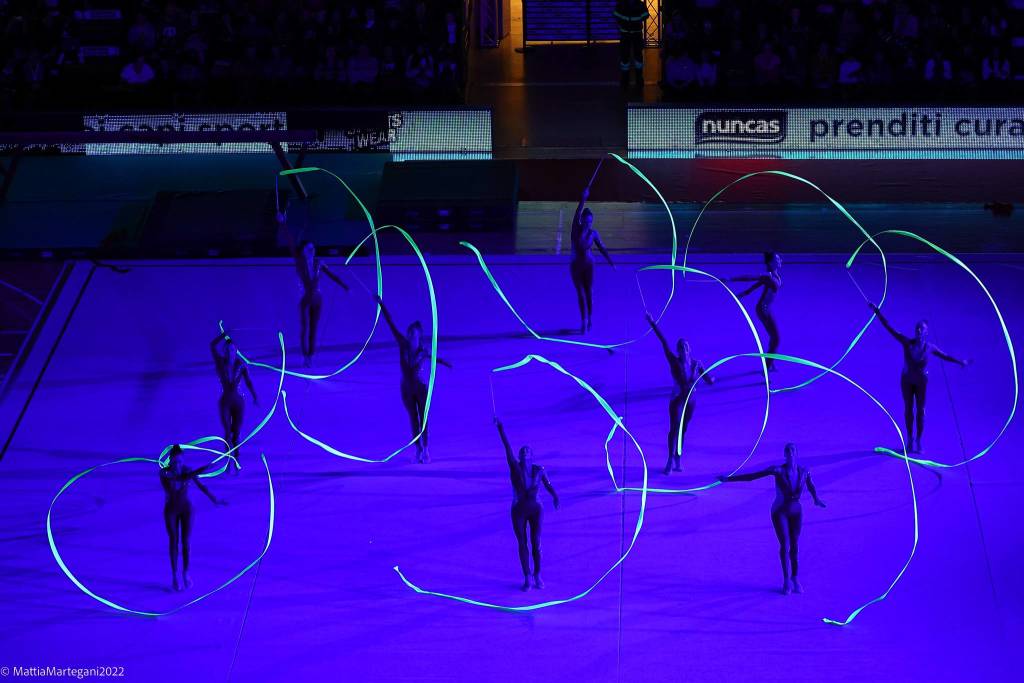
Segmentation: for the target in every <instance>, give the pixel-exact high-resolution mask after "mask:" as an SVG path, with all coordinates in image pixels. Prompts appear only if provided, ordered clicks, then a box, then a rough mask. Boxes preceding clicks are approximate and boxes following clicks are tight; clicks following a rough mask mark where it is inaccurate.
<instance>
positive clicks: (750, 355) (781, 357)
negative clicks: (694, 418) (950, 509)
mask: <svg viewBox="0 0 1024 683" xmlns="http://www.w3.org/2000/svg"><path fill="white" fill-rule="evenodd" d="M738 358H760V359H762V360H764V359H768V358H770V359H772V360H778V361H785V362H787V363H795V364H797V365H803V366H806V367H810V368H814V369H816V370H820V371H822V373H823V374H829V375H835V376H836V377H838V378H840V379H842V380H844V381H846V382H847V383H848V384H850V385H852V386H854V387H855V388H856V389H858V390H859V391H860V392H861V393H862V394H864V395H865V396H867V397H868V398H869V399H870V400H871V402H872V403H874V404H875V405H876V406H878V408H879V410H881V411H882V412H883V413H884V414H885V416H886V417H887V418H889V422H891V423H892V426H893V429H895V430H896V434H897V435H898V436H899V438H900V443H901V444H902V446H903V454H902V455H900V454H899V453H897V452H896V451H893V450H890V449H888V448H883V447H881V446H879V447H876V448H875V451H876V452H885V453H887V454H890V455H895V456H896V457H899V458H900V459H901V460H903V462H904V464H905V466H906V468H907V479H908V481H909V482H910V496H911V502H912V504H913V511H914V540H913V544H912V545H911V549H910V554H909V555H908V556H907V560H906V562H904V563H903V566H902V567H901V568H900V570H899V572H897V574H896V577H895V578H894V579H893V580H892V582H891V583H890V584H889V586H888V587H887V588H886V589H885V590H884V591H883V592H882V593H881V594H879V595H877V596H876V597H874V598H872V599H871V600H868V601H867V602H865V603H864V604H862V605H860V606H859V607H857V608H856V609H855V610H853V611H852V612H851V613H850V614H849V615H848V616H847V617H846V618H845V619H843V620H838V619H830V618H827V617H826V618H823V619H822V621H823V622H825V623H827V624H834V625H837V626H846V625H847V624H850V623H851V622H852V621H853V620H854V619H856V618H857V615H859V614H860V613H861V612H862V611H864V609H865V608H867V607H868V606H870V605H873V604H875V603H878V602H881V601H883V600H885V599H886V598H887V597H888V596H889V593H890V592H892V589H893V588H895V587H896V584H897V583H899V580H900V579H901V578H902V577H903V575H904V574H905V573H906V571H907V569H908V568H909V567H910V563H911V561H912V560H913V559H914V556H915V555H916V553H917V545H918V541H919V540H920V527H919V517H918V506H917V489H916V487H915V486H914V477H913V474H912V473H911V471H910V464H911V459H910V458H909V457H908V456H907V452H906V450H907V447H906V442H905V441H904V440H903V432H902V431H901V430H900V427H899V425H898V424H897V423H896V420H895V419H894V418H893V416H892V414H891V413H890V412H889V411H888V410H886V409H885V406H883V405H882V404H881V402H880V401H879V400H878V399H877V398H875V397H874V396H873V395H872V394H871V393H870V392H869V391H868V390H867V389H865V388H864V387H862V386H861V385H860V384H858V383H857V382H855V381H853V380H852V379H850V378H849V377H847V376H846V375H844V374H842V373H841V372H839V371H838V370H834V369H832V368H828V367H825V366H824V365H822V364H821V363H815V362H814V361H812V360H807V359H805V358H798V357H796V356H788V355H785V354H781V353H737V354H733V355H730V356H726V357H724V358H720V359H718V360H717V361H715V362H714V363H712V364H711V365H710V366H708V367H707V368H706V369H705V371H704V372H703V373H702V374H701V376H700V377H699V378H698V379H697V381H700V379H702V378H703V377H704V376H705V375H706V374H708V373H709V372H711V371H712V370H714V369H715V368H717V367H719V366H721V365H724V364H726V363H729V362H731V361H734V360H736V359H738ZM748 459H749V456H748ZM744 462H745V461H744ZM741 466H742V465H741ZM738 470H739V467H737V468H736V469H734V470H733V471H732V472H730V474H734V473H735V472H737V471H738ZM718 485H720V482H714V483H711V484H709V485H706V486H703V487H699V488H695V489H687V491H698V490H702V489H709V488H712V487H715V486H718ZM626 490H629V489H626ZM645 493H646V491H645Z"/></svg>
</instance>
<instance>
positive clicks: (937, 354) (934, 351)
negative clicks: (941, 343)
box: [932, 344, 971, 368]
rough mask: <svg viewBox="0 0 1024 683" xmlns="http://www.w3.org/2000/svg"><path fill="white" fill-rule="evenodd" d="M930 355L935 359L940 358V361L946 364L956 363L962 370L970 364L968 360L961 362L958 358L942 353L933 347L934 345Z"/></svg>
mask: <svg viewBox="0 0 1024 683" xmlns="http://www.w3.org/2000/svg"><path fill="white" fill-rule="evenodd" d="M932 355H933V356H935V357H937V358H941V359H942V360H944V361H946V362H948V363H956V364H957V365H959V366H960V367H962V368H966V367H967V366H968V365H969V364H970V362H971V361H970V360H961V359H959V358H954V357H953V356H951V355H949V354H948V353H946V352H944V351H942V350H941V349H940V348H939V347H937V346H935V345H934V344H933V345H932Z"/></svg>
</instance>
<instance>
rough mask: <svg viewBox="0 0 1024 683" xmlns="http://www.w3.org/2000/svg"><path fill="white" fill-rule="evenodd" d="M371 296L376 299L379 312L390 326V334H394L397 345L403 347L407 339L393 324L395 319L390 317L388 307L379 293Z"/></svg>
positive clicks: (407, 341)
mask: <svg viewBox="0 0 1024 683" xmlns="http://www.w3.org/2000/svg"><path fill="white" fill-rule="evenodd" d="M373 298H374V299H376V300H377V304H378V305H379V306H380V312H381V313H383V314H384V320H385V322H387V324H388V327H389V328H391V334H392V335H394V337H395V341H396V342H398V345H399V346H401V347H403V348H404V347H405V345H406V344H408V343H409V340H408V339H406V338H405V335H404V334H402V331H401V330H399V329H398V326H397V325H395V321H394V320H393V319H392V318H391V313H390V312H389V311H388V307H387V306H385V305H384V299H382V298H381V297H380V295H379V294H375V295H374V296H373Z"/></svg>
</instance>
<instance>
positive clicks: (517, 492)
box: [494, 418, 558, 591]
mask: <svg viewBox="0 0 1024 683" xmlns="http://www.w3.org/2000/svg"><path fill="white" fill-rule="evenodd" d="M494 424H495V425H496V426H497V427H498V434H499V435H500V436H501V443H502V445H503V446H504V447H505V460H506V461H507V462H508V473H509V477H510V478H511V479H512V530H513V531H515V533H516V542H517V543H518V544H519V564H520V566H521V567H522V569H523V590H524V591H528V590H530V548H529V546H528V545H527V542H526V526H527V525H529V526H530V543H529V545H532V546H533V585H534V586H535V587H536V588H543V587H544V581H542V580H541V578H540V532H541V523H542V522H543V520H544V508H543V507H541V504H540V501H539V500H537V489H538V488H540V485H541V484H544V488H546V489H547V490H548V493H550V494H551V499H552V500H553V501H554V503H555V509H556V510H557V509H558V494H557V493H555V487H553V486H552V485H551V480H549V479H548V474H547V472H545V471H544V468H543V467H541V466H540V465H537V464H536V463H534V462H532V461H531V458H532V457H533V451H531V450H530V447H529V446H523V447H522V448H520V449H519V459H518V460H516V458H515V457H514V456H513V455H512V446H511V444H509V442H508V436H506V435H505V427H504V425H502V424H501V420H499V419H498V418H494Z"/></svg>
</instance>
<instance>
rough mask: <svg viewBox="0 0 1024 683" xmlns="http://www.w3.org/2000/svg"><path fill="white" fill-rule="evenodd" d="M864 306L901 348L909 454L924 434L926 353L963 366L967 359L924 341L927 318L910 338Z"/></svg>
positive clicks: (965, 365) (919, 442) (873, 306)
mask: <svg viewBox="0 0 1024 683" xmlns="http://www.w3.org/2000/svg"><path fill="white" fill-rule="evenodd" d="M868 307H869V308H870V309H871V310H872V311H874V313H875V315H876V316H878V320H879V322H881V323H882V327H884V328H885V329H886V330H888V331H889V334H891V335H892V336H893V337H895V338H896V341H898V342H899V343H900V346H902V347H903V372H902V373H901V374H900V392H901V393H902V394H903V419H904V420H905V422H906V426H907V441H908V443H909V444H910V452H911V453H920V452H921V435H922V434H923V433H924V404H925V394H926V393H927V392H928V355H929V354H931V355H934V356H937V357H939V358H941V359H942V360H944V361H949V362H950V363H956V364H958V365H959V366H960V367H963V368H965V367H967V365H968V364H969V363H970V362H971V361H969V360H960V359H958V358H954V357H953V356H951V355H949V354H948V353H943V352H942V351H941V350H939V348H938V347H937V346H935V344H932V343H931V342H930V341H928V339H927V337H928V321H927V320H919V321H918V323H917V326H916V327H915V328H914V337H913V338H911V337H907V336H906V335H903V334H900V333H899V332H897V331H896V330H895V329H894V328H893V326H892V325H890V324H889V321H888V320H886V318H885V316H884V315H882V312H881V311H880V310H878V306H876V305H875V304H872V303H869V304H868ZM915 403H916V404H917V405H916V407H917V411H916V412H917V439H916V441H915V439H914V413H915V410H914V408H915V405H914V404H915Z"/></svg>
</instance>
